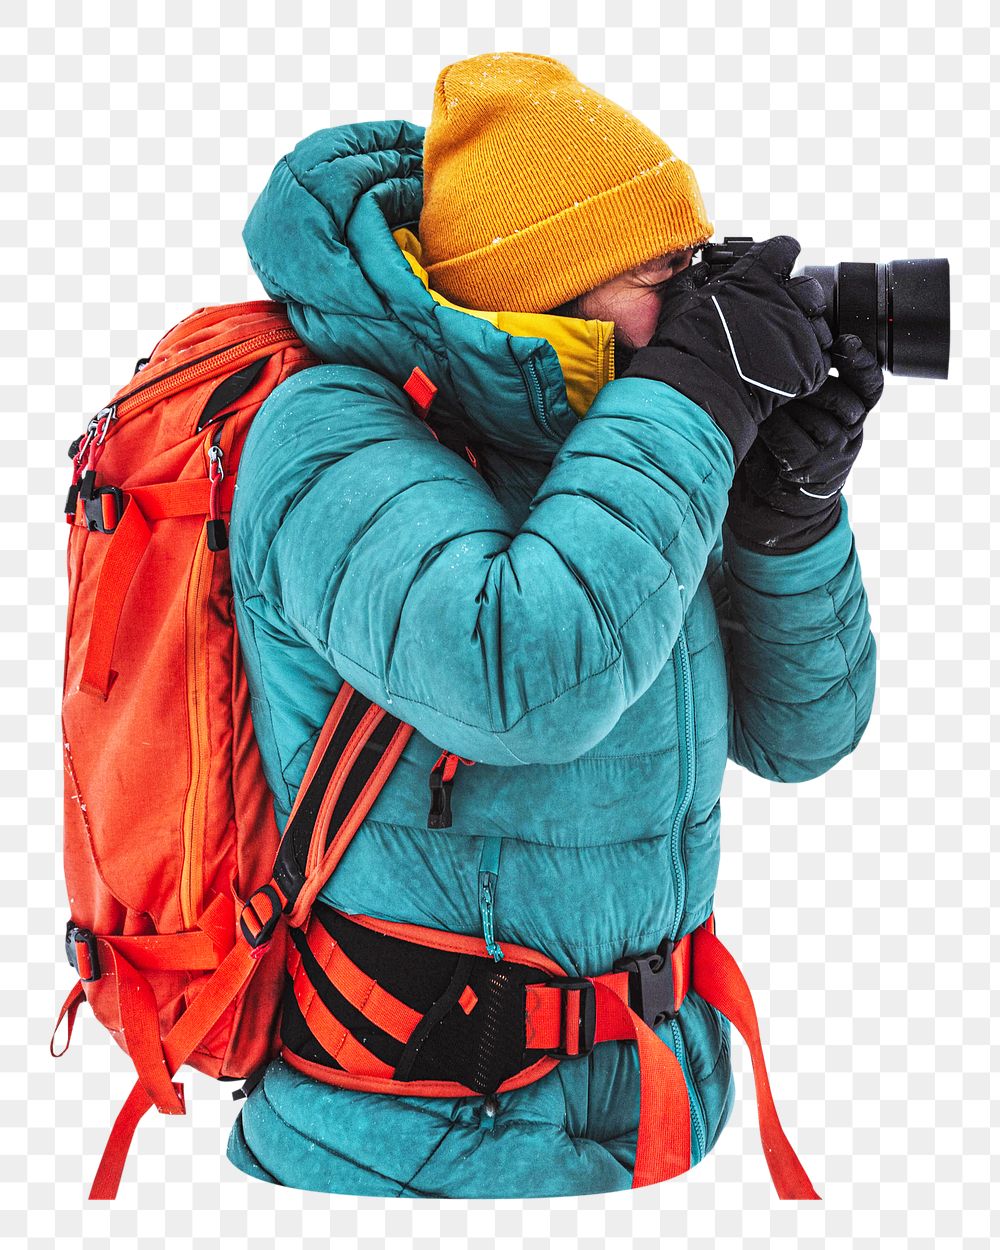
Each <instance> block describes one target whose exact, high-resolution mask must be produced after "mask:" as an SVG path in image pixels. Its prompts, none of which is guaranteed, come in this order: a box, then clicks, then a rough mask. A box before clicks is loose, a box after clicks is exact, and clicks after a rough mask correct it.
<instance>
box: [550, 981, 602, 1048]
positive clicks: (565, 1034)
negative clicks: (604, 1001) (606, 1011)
mask: <svg viewBox="0 0 1000 1250" xmlns="http://www.w3.org/2000/svg"><path fill="white" fill-rule="evenodd" d="M545 984H546V985H553V986H556V987H558V988H559V989H560V990H579V991H580V997H579V1000H578V1001H579V1004H580V1007H579V1012H578V1014H577V1015H576V1016H575V1018H574V1016H573V1015H572V1013H571V1012H570V1010H569V1001H570V999H569V995H568V994H563V995H562V1003H563V1011H562V1042H563V1045H562V1046H561V1047H558V1048H557V1047H554V1046H553V1047H550V1048H546V1054H549V1055H555V1056H557V1057H558V1058H560V1059H580V1058H582V1057H583V1056H584V1055H589V1054H590V1052H591V1051H592V1050H593V1049H594V1034H595V1033H596V1032H597V991H596V990H595V989H594V983H593V981H591V980H590V979H589V978H588V977H550V978H549V979H548V980H547V981H546V982H545ZM571 1037H575V1039H576V1043H577V1048H576V1050H570V1049H569V1039H570V1038H571Z"/></svg>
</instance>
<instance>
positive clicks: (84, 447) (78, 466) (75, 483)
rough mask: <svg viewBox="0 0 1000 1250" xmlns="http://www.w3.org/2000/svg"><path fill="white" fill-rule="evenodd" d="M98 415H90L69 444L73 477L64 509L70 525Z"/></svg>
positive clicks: (73, 517)
mask: <svg viewBox="0 0 1000 1250" xmlns="http://www.w3.org/2000/svg"><path fill="white" fill-rule="evenodd" d="M99 415H100V414H98V417H99ZM98 417H91V418H90V420H89V421H88V422H87V428H86V429H85V430H84V432H83V433H82V434H81V435H80V437H79V438H75V439H74V440H73V441H72V443H70V445H69V454H70V455H71V456H72V458H73V477H72V479H71V480H70V484H69V492H68V494H67V495H66V508H65V511H66V520H67V521H69V523H70V524H71V525H72V523H73V521H74V520H75V518H76V501H77V500H78V499H79V498H80V473H81V472H82V470H83V458H84V456H85V455H86V454H87V452H88V450H89V449H90V444H91V443H92V442H93V440H94V435H95V434H96V433H97V423H98Z"/></svg>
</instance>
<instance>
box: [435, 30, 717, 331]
mask: <svg viewBox="0 0 1000 1250" xmlns="http://www.w3.org/2000/svg"><path fill="white" fill-rule="evenodd" d="M423 166H424V202H423V210H422V212H421V214H420V223H419V228H418V232H419V235H420V243H421V247H422V252H423V256H422V263H423V264H424V267H425V268H426V269H427V272H428V278H429V282H430V285H431V287H432V288H433V289H434V290H435V291H438V292H440V293H441V294H442V295H444V296H445V298H446V299H449V300H451V301H452V303H455V304H461V305H464V306H465V307H466V308H477V309H505V310H508V311H517V312H545V311H547V310H549V309H551V308H555V307H556V306H558V305H559V304H562V303H565V302H566V301H567V300H570V299H572V298H573V297H574V296H576V295H579V294H581V293H582V292H584V291H589V290H592V289H593V288H594V287H596V286H600V285H601V284H602V283H603V282H607V281H608V280H609V279H610V278H613V277H615V276H616V275H617V274H620V273H624V272H625V271H626V270H627V269H631V268H632V267H633V266H635V265H638V264H641V263H642V262H643V261H647V260H652V259H653V258H654V257H655V256H660V255H662V254H663V253H665V252H670V251H675V250H678V249H680V248H685V247H691V246H693V245H695V244H697V243H702V242H704V241H705V240H706V239H708V238H710V237H711V234H712V229H713V227H712V223H711V222H710V221H709V220H708V219H707V217H706V214H705V205H704V203H703V201H702V198H701V192H700V191H699V189H698V184H697V182H696V181H695V177H694V173H693V172H692V170H691V168H690V166H688V165H687V164H685V162H684V161H682V160H680V159H679V158H678V157H676V156H675V155H674V154H673V152H672V151H671V150H670V148H669V147H668V146H667V144H666V143H664V142H663V140H662V139H660V138H659V137H658V136H657V135H655V134H654V133H653V132H652V131H651V130H650V129H649V128H648V127H647V126H644V125H643V124H642V122H641V121H639V120H638V118H636V117H634V116H633V115H632V114H631V113H629V112H627V111H626V110H625V109H623V108H621V107H620V106H619V105H617V104H615V103H614V102H613V101H612V100H609V99H607V98H606V97H605V96H602V95H600V94H599V93H598V92H596V91H592V90H591V89H590V88H589V87H585V86H584V85H583V84H582V83H581V82H580V81H579V80H578V79H577V78H576V77H575V76H574V75H573V74H572V73H571V72H570V70H569V69H567V67H566V66H565V65H563V64H562V63H561V62H560V61H557V60H555V59H554V58H553V57H550V56H540V55H536V54H533V53H528V52H487V53H483V54H482V55H480V56H473V57H469V58H468V59H467V60H465V61H457V62H456V63H455V64H453V65H447V66H445V68H444V69H443V70H442V71H441V73H440V74H439V75H438V80H437V83H436V85H435V87H434V105H433V111H432V114H431V122H430V125H429V126H428V127H427V130H426V132H425V135H424V153H423Z"/></svg>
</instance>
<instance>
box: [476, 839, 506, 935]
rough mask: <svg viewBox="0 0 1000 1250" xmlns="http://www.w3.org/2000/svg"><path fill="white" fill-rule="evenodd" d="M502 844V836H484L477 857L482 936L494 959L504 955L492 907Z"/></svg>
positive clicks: (498, 874)
mask: <svg viewBox="0 0 1000 1250" xmlns="http://www.w3.org/2000/svg"><path fill="white" fill-rule="evenodd" d="M502 846H503V838H484V839H483V851H482V854H481V855H480V857H479V912H480V916H481V917H482V922H483V937H484V938H485V940H486V949H487V950H488V951H489V953H490V954H491V955H492V956H493V958H494V959H496V960H501V959H503V957H504V956H503V951H502V950H501V949H500V946H499V944H498V943H497V941H496V938H495V936H494V932H493V909H494V906H495V903H496V895H497V884H498V882H499V879H500V851H501V848H502Z"/></svg>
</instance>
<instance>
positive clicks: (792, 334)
mask: <svg viewBox="0 0 1000 1250" xmlns="http://www.w3.org/2000/svg"><path fill="white" fill-rule="evenodd" d="M798 254H799V244H798V242H797V241H796V240H795V239H793V238H791V237H789V236H788V235H776V236H775V238H773V239H767V240H765V241H764V242H761V243H755V244H754V245H753V247H751V248H750V249H749V250H748V251H747V252H746V254H745V255H743V256H741V257H740V259H739V260H738V261H737V262H736V264H734V265H732V266H731V267H730V268H729V269H727V270H725V271H724V272H723V273H721V274H720V275H719V276H718V277H715V278H709V272H710V271H709V268H708V266H707V265H706V264H705V263H704V262H699V263H698V264H696V265H690V266H689V267H688V268H687V269H682V270H681V272H680V273H679V274H677V275H676V276H675V277H673V278H671V279H670V280H669V281H668V282H667V283H666V284H665V285H664V288H663V292H664V293H663V303H662V306H661V310H660V318H659V321H658V323H657V327H656V330H655V331H654V333H653V337H652V339H651V340H650V342H649V343H648V344H647V345H646V346H645V347H640V348H639V349H638V350H637V351H636V352H635V354H634V355H633V357H632V359H631V361H630V362H629V364H628V366H627V367H626V368H625V370H624V371H623V372H622V373H621V375H620V376H621V377H646V378H655V379H656V380H658V381H660V382H666V383H667V384H668V385H669V386H672V387H673V388H674V389H675V390H677V391H680V392H681V394H682V395H686V396H687V397H688V399H692V400H694V402H695V403H696V404H698V406H699V407H701V408H704V409H705V411H706V412H708V413H709V415H710V416H711V417H712V418H713V419H714V421H715V422H716V424H717V425H718V426H719V427H720V428H721V429H722V430H723V431H724V432H725V434H726V435H727V436H728V438H729V441H730V442H731V443H732V445H733V453H734V456H735V460H736V463H737V464H739V463H740V461H741V460H742V459H743V457H744V456H745V455H746V453H747V451H748V450H749V448H750V445H751V444H752V443H753V440H754V438H755V437H756V434H757V427H758V426H759V425H760V423H761V422H762V421H764V420H765V419H766V418H767V417H768V416H769V415H770V414H771V412H772V411H773V410H774V408H776V407H777V405H778V404H781V403H784V402H786V401H787V400H789V399H794V398H796V397H797V396H799V395H807V394H809V392H810V391H814V390H816V388H817V387H818V386H819V385H820V384H821V383H822V381H823V379H824V378H825V377H826V376H827V374H828V373H829V371H830V358H829V355H828V354H827V349H828V348H829V346H830V344H831V342H832V341H833V335H832V334H831V333H830V327H829V326H828V325H827V324H826V321H825V320H824V319H823V311H824V307H825V300H824V298H823V290H822V287H821V286H820V284H819V283H818V282H817V281H816V279H815V278H808V277H806V276H805V275H801V276H799V277H796V278H789V276H788V275H789V274H790V273H791V270H792V265H793V264H794V263H795V258H796V256H798Z"/></svg>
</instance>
